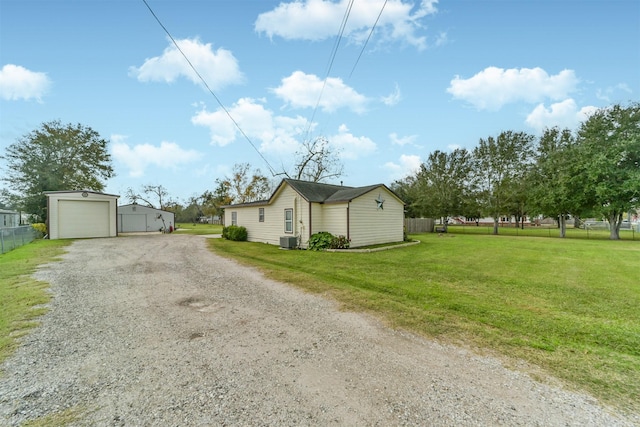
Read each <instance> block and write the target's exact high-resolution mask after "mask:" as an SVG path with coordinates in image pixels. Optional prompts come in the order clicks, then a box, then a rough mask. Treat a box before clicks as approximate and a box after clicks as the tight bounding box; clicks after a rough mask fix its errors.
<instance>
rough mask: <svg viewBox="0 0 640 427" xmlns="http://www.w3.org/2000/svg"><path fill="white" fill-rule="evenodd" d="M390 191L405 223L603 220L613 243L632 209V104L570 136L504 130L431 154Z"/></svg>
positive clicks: (639, 113)
mask: <svg viewBox="0 0 640 427" xmlns="http://www.w3.org/2000/svg"><path fill="white" fill-rule="evenodd" d="M391 188H392V189H393V190H394V191H395V192H396V193H397V194H398V195H399V196H400V197H401V198H402V199H403V200H404V201H405V203H406V204H407V207H406V210H407V216H409V217H432V218H443V219H444V218H447V217H455V216H463V217H466V218H482V217H492V218H493V221H494V222H493V233H494V234H498V225H499V219H500V217H503V216H507V217H510V218H511V217H513V218H515V220H516V226H518V224H519V223H520V224H522V222H521V221H523V219H524V218H525V216H528V217H536V216H539V215H543V216H545V217H551V218H556V219H557V220H558V223H559V229H560V236H561V237H564V236H565V232H566V219H567V217H568V216H569V215H571V216H574V217H579V218H592V217H595V218H604V219H605V220H606V221H608V222H609V224H610V230H611V234H610V238H611V239H619V238H620V234H619V232H620V225H621V224H622V220H623V214H625V213H627V212H629V211H632V210H634V209H637V208H639V207H640V104H638V103H632V104H630V105H628V106H623V105H620V104H616V105H613V106H610V107H607V108H602V109H599V110H597V111H596V112H594V113H593V114H592V115H591V116H589V118H588V119H587V120H586V121H584V122H583V123H582V124H581V125H580V126H579V128H578V129H577V130H575V131H572V130H570V129H560V128H557V127H555V128H549V129H546V130H545V131H544V132H543V134H542V135H541V136H540V137H538V138H536V137H535V136H533V135H530V134H527V133H525V132H514V131H504V132H501V133H500V134H499V135H497V136H495V137H494V136H490V137H487V138H481V139H480V140H479V142H478V145H477V146H476V147H475V148H473V149H472V150H467V149H464V148H459V149H455V150H453V151H451V152H443V151H440V150H436V151H434V152H432V153H430V154H429V156H428V158H427V159H426V161H425V162H424V163H422V165H421V166H420V169H419V170H418V171H417V172H416V173H415V174H413V175H410V176H408V177H407V178H405V179H402V180H398V181H395V182H394V183H393V184H392V185H391ZM445 222H446V221H445Z"/></svg>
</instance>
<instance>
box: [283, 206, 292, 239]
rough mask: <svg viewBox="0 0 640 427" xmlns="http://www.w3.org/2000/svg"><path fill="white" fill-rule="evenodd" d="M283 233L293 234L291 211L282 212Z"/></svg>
mask: <svg viewBox="0 0 640 427" xmlns="http://www.w3.org/2000/svg"><path fill="white" fill-rule="evenodd" d="M284 232H285V233H293V209H285V210H284Z"/></svg>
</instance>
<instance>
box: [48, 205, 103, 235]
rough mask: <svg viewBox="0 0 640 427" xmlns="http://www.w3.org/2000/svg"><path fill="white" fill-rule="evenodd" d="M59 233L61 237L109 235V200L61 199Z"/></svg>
mask: <svg viewBox="0 0 640 427" xmlns="http://www.w3.org/2000/svg"><path fill="white" fill-rule="evenodd" d="M58 235H59V237H60V238H61V239H71V238H81V237H109V202H108V201H98V200H96V201H93V200H82V201H76V200H60V201H59V202H58Z"/></svg>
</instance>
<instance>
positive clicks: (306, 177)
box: [294, 136, 344, 182]
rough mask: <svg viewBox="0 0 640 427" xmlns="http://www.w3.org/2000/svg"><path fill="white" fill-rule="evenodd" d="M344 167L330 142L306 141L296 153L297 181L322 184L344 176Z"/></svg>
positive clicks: (323, 139)
mask: <svg viewBox="0 0 640 427" xmlns="http://www.w3.org/2000/svg"><path fill="white" fill-rule="evenodd" d="M343 170H344V165H343V164H342V161H341V160H340V157H339V153H338V152H336V151H334V150H333V149H332V148H331V146H330V144H329V140H327V139H326V138H325V137H322V136H321V137H318V138H316V139H314V140H310V141H306V142H304V143H303V144H302V147H301V148H300V150H299V151H298V152H297V153H296V166H295V174H294V176H295V179H299V180H303V181H311V182H322V181H325V180H328V179H331V178H339V177H340V176H342V173H343Z"/></svg>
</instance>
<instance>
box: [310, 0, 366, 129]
mask: <svg viewBox="0 0 640 427" xmlns="http://www.w3.org/2000/svg"><path fill="white" fill-rule="evenodd" d="M353 2H354V0H351V1H350V2H349V5H348V6H347V10H346V11H345V12H344V16H343V17H342V23H341V24H340V29H339V30H338V36H337V37H336V41H335V43H334V44H333V49H332V50H331V54H330V56H329V64H328V65H327V72H326V74H325V76H324V80H323V81H322V88H321V89H320V94H319V95H318V100H317V101H316V105H315V107H314V108H313V113H311V118H310V119H309V124H308V126H307V130H306V132H305V137H304V139H307V138H308V137H309V132H310V131H311V124H312V123H313V119H314V118H315V116H316V112H317V111H318V107H319V106H320V100H321V99H322V95H323V93H324V89H325V87H326V86H327V80H328V79H329V74H330V73H331V69H332V68H333V62H334V60H335V59H336V54H337V53H338V47H339V46H340V41H342V36H343V34H344V30H345V28H346V27H347V21H348V20H349V15H350V14H351V9H352V8H353Z"/></svg>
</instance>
